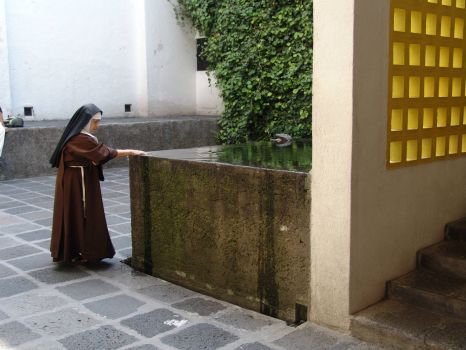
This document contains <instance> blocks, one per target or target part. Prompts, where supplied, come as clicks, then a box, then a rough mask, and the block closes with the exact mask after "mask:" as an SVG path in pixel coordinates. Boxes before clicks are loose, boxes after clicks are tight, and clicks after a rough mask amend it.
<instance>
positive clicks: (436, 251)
mask: <svg viewBox="0 0 466 350" xmlns="http://www.w3.org/2000/svg"><path fill="white" fill-rule="evenodd" d="M418 264H419V266H420V267H423V268H426V269H429V270H432V271H436V272H441V273H444V274H448V275H450V276H454V277H459V278H465V279H466V241H457V240H453V241H445V242H442V243H439V244H436V245H434V246H431V247H428V248H425V249H422V250H421V251H419V253H418Z"/></svg>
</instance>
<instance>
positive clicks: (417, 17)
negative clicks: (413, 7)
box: [411, 11, 422, 34]
mask: <svg viewBox="0 0 466 350" xmlns="http://www.w3.org/2000/svg"><path fill="white" fill-rule="evenodd" d="M421 32H422V13H421V12H418V11H412V12H411V33H416V34H420V33H421Z"/></svg>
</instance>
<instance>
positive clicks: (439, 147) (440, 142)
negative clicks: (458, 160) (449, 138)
mask: <svg viewBox="0 0 466 350" xmlns="http://www.w3.org/2000/svg"><path fill="white" fill-rule="evenodd" d="M445 148H446V137H445V136H441V137H437V138H436V140H435V156H436V157H443V156H444V155H445Z"/></svg>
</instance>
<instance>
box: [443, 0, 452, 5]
mask: <svg viewBox="0 0 466 350" xmlns="http://www.w3.org/2000/svg"><path fill="white" fill-rule="evenodd" d="M442 5H445V6H451V0H442Z"/></svg>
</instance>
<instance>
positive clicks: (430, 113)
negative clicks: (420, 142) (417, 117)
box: [422, 108, 434, 129]
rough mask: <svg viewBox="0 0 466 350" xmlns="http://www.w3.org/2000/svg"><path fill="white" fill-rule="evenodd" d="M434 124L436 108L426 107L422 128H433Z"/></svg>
mask: <svg viewBox="0 0 466 350" xmlns="http://www.w3.org/2000/svg"><path fill="white" fill-rule="evenodd" d="M433 126H434V110H433V109H432V108H424V111H423V116H422V128H423V129H431V128H432V127H433Z"/></svg>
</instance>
